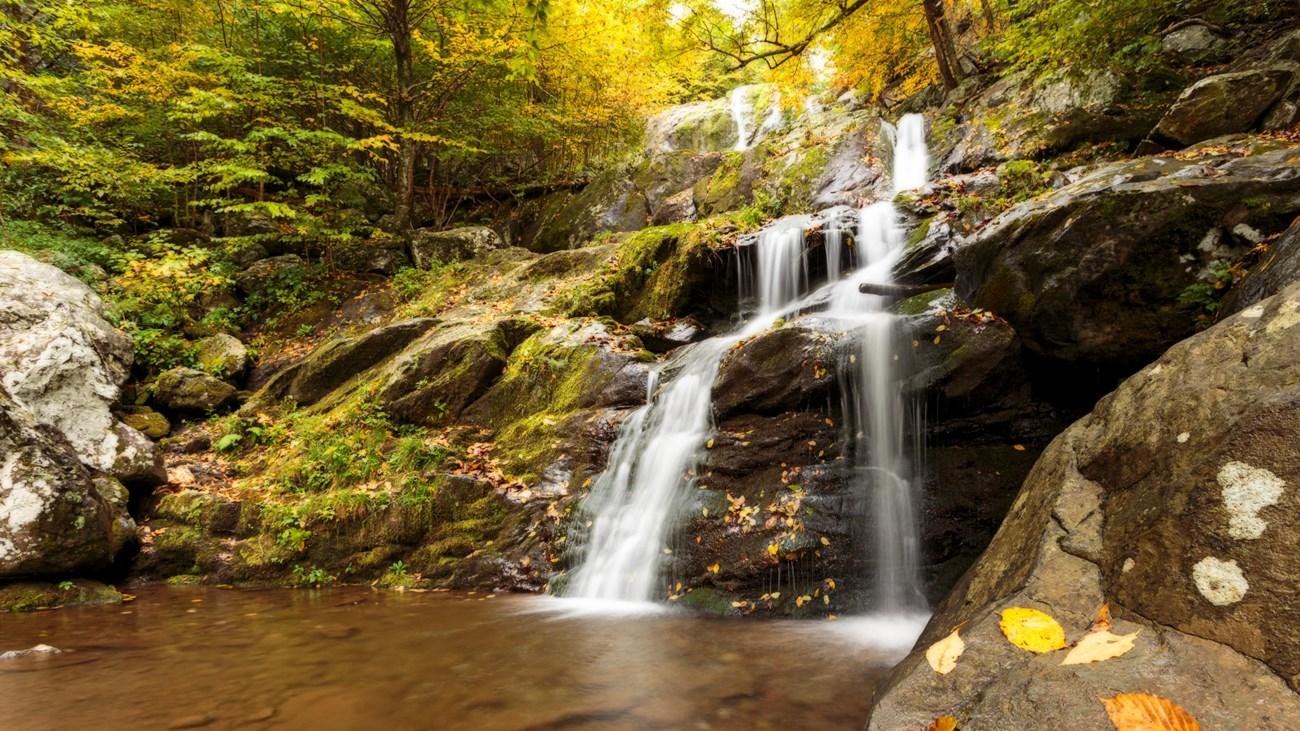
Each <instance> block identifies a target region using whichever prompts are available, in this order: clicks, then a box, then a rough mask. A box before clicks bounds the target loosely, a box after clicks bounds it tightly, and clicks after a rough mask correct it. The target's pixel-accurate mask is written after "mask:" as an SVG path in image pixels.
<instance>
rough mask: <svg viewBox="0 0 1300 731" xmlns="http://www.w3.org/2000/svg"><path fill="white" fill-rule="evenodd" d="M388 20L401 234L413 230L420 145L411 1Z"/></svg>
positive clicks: (395, 7)
mask: <svg viewBox="0 0 1300 731" xmlns="http://www.w3.org/2000/svg"><path fill="white" fill-rule="evenodd" d="M389 11H390V13H389V15H388V17H387V25H388V28H387V30H388V35H389V38H390V39H391V40H392V42H393V59H394V61H395V62H396V65H397V79H396V82H397V90H396V95H395V98H394V100H393V121H394V123H395V126H396V127H397V128H398V134H399V135H400V138H399V143H398V150H397V181H396V182H397V191H396V192H397V204H396V206H395V207H394V209H393V218H394V226H395V228H396V229H397V232H398V233H403V232H405V231H407V230H409V229H410V228H411V219H412V218H413V212H414V207H415V161H416V158H417V156H418V155H419V149H418V145H417V143H416V142H415V140H412V139H411V138H410V136H409V135H408V132H409V131H410V126H411V125H412V124H413V123H414V121H415V119H414V109H413V105H412V99H411V94H412V92H413V90H414V86H415V62H414V57H413V54H412V51H411V24H410V15H409V11H410V2H409V0H394V2H393V3H392V4H391V5H390V6H389Z"/></svg>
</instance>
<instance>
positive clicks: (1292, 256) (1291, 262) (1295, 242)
mask: <svg viewBox="0 0 1300 731" xmlns="http://www.w3.org/2000/svg"><path fill="white" fill-rule="evenodd" d="M1296 280H1300V221H1297V222H1296V223H1293V224H1291V227H1290V228H1288V229H1287V230H1286V231H1285V232H1284V233H1283V234H1282V235H1281V236H1280V237H1278V239H1277V240H1276V241H1273V242H1272V243H1271V244H1270V245H1269V247H1268V251H1267V252H1265V254H1264V255H1263V257H1261V258H1260V260H1259V261H1258V262H1256V263H1255V264H1254V266H1252V267H1251V268H1250V271H1249V272H1248V273H1247V275H1246V278H1245V279H1244V280H1242V281H1241V282H1240V283H1238V284H1237V285H1236V286H1235V287H1234V288H1233V289H1232V291H1231V292H1229V293H1228V295H1227V297H1225V298H1224V301H1223V308H1222V310H1221V312H1223V313H1224V314H1229V315H1230V314H1233V313H1235V312H1240V311H1241V310H1244V309H1246V308H1247V307H1250V306H1251V305H1253V304H1256V303H1257V302H1259V301H1260V300H1262V299H1264V298H1266V297H1271V296H1273V295H1275V294H1277V293H1278V292H1280V291H1281V290H1282V288H1283V287H1285V286H1287V285H1288V284H1290V283H1291V282H1294V281H1296Z"/></svg>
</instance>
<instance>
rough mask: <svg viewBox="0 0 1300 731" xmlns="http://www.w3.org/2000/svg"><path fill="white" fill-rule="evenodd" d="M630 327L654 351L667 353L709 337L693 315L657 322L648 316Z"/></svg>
mask: <svg viewBox="0 0 1300 731" xmlns="http://www.w3.org/2000/svg"><path fill="white" fill-rule="evenodd" d="M628 329H629V330H631V331H632V334H633V335H636V336H637V337H638V338H640V339H641V342H642V343H643V344H645V347H646V348H647V349H648V350H649V351H650V352H652V353H666V352H668V351H670V350H674V349H676V348H680V347H682V346H683V345H690V344H691V343H696V342H699V341H701V340H704V339H705V338H707V337H708V333H707V332H706V331H705V330H704V326H703V325H701V324H700V323H699V322H698V321H697V320H695V319H694V318H691V317H683V318H678V319H675V320H660V321H657V322H656V321H654V320H651V319H649V318H646V319H644V320H639V321H637V322H636V323H634V324H633V325H632V326H631V327H630V328H628Z"/></svg>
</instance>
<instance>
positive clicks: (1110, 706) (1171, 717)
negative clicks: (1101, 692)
mask: <svg viewBox="0 0 1300 731" xmlns="http://www.w3.org/2000/svg"><path fill="white" fill-rule="evenodd" d="M1101 702H1102V704H1103V705H1105V706H1106V715H1108V716H1110V722H1111V723H1113V724H1115V729H1116V731H1201V726H1200V724H1198V723H1197V722H1196V719H1195V718H1192V715H1191V714H1190V713H1188V712H1187V711H1185V710H1183V709H1182V708H1181V707H1180V706H1178V705H1177V704H1175V703H1174V702H1172V701H1170V700H1169V699H1168V698H1161V697H1160V696H1158V695H1151V694H1150V693H1120V694H1119V695H1117V696H1115V697H1114V698H1102V699H1101Z"/></svg>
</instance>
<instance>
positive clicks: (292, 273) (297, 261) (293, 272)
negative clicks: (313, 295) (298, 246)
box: [235, 254, 307, 299]
mask: <svg viewBox="0 0 1300 731" xmlns="http://www.w3.org/2000/svg"><path fill="white" fill-rule="evenodd" d="M306 276H307V262H305V261H304V260H303V258H302V257H301V256H298V255H297V254H282V255H280V256H273V257H271V258H269V259H262V260H260V261H256V262H254V263H253V264H251V265H250V266H249V267H248V268H247V269H245V270H243V271H242V272H239V273H238V274H236V275H235V285H236V286H237V287H239V291H241V292H243V293H244V295H245V296H247V297H252V298H255V299H256V298H259V297H264V296H265V295H266V294H267V293H269V292H271V291H273V290H274V289H275V288H276V287H280V286H285V285H287V284H293V283H296V282H299V281H301V280H302V279H303V278H305V277H306Z"/></svg>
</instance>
